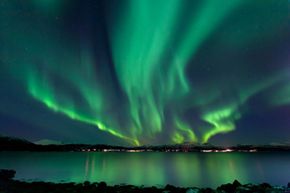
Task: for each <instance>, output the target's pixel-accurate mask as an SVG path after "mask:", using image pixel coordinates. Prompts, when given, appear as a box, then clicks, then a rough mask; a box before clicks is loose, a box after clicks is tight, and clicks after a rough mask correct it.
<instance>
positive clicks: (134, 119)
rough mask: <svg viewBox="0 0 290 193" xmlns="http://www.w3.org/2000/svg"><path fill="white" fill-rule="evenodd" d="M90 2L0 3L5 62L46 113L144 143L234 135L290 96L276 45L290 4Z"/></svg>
mask: <svg viewBox="0 0 290 193" xmlns="http://www.w3.org/2000/svg"><path fill="white" fill-rule="evenodd" d="M91 4H93V3H92V2H91V1H86V0H85V1H84V2H83V3H81V2H78V1H68V0H28V1H27V2H25V3H24V2H22V1H20V0H11V1H7V2H5V3H3V4H2V5H1V10H0V27H1V30H0V32H1V34H0V38H1V39H0V40H1V42H2V43H3V44H2V45H3V46H1V50H0V54H1V58H2V59H1V63H2V65H3V69H4V70H5V71H7V72H9V73H10V76H12V77H14V79H15V81H16V82H17V83H18V84H19V85H21V86H22V87H23V88H24V89H25V91H26V93H25V95H28V96H29V97H31V98H33V99H34V100H36V101H38V102H40V103H42V104H43V105H44V106H46V107H47V109H48V110H51V111H53V112H55V113H57V114H62V115H65V116H66V117H67V119H71V120H73V121H78V122H82V123H84V124H88V125H92V126H94V127H95V129H98V130H101V131H103V132H107V133H109V134H110V135H113V136H115V137H117V138H120V139H122V140H124V141H126V143H128V144H131V145H143V144H158V143H183V142H200V143H205V142H208V141H209V140H210V139H211V138H212V137H213V136H216V135H217V134H225V133H229V132H232V131H234V130H235V128H236V122H237V121H239V120H240V119H241V118H242V117H243V116H244V115H245V114H247V113H248V109H250V107H249V106H250V101H251V100H253V98H255V97H257V96H261V100H262V101H263V102H264V103H263V104H264V106H265V107H264V108H266V109H271V108H276V107H278V106H281V105H288V104H289V103H290V86H289V80H290V79H289V72H290V71H289V67H288V66H287V65H288V64H289V61H290V60H288V61H287V59H288V56H289V50H288V54H283V53H282V52H280V54H277V53H276V52H275V51H274V50H275V49H277V50H279V49H281V47H284V48H285V43H283V42H285V39H287V38H288V39H289V8H288V6H289V2H288V1H283V0H282V1H279V2H277V1H276V0H268V1H263V2H260V1H251V0H230V1H228V0H219V1H217V0H197V1H187V0H122V1H104V2H103V1H97V2H96V3H95V4H96V6H95V7H93V6H90V5H91ZM78 5H82V6H81V8H80V10H79V12H77V13H74V11H73V10H75V9H76V7H77V6H78ZM20 7H21V8H22V10H20ZM13 10H14V11H13ZM15 10H18V11H19V10H20V12H22V14H21V16H19V13H17V11H15ZM67 18H70V19H67ZM77 25H79V26H78V27H75V26H77ZM277 42H278V43H277ZM3 48H5V49H3ZM263 93H267V94H263Z"/></svg>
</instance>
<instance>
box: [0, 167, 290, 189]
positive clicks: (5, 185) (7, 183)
mask: <svg viewBox="0 0 290 193" xmlns="http://www.w3.org/2000/svg"><path fill="white" fill-rule="evenodd" d="M14 175H15V171H13V170H0V193H97V192H100V193H146V192H148V193H287V192H288V193H290V189H289V184H288V187H273V186H271V185H270V184H267V183H263V184H260V185H253V184H245V185H242V184H241V183H240V182H238V181H237V180H235V181H234V182H233V183H229V184H223V185H221V186H219V187H218V188H217V189H216V190H213V189H211V188H180V187H175V186H172V185H166V186H165V187H163V188H157V187H155V186H152V187H143V186H140V187H139V186H133V185H115V186H108V185H107V184H106V183H105V182H100V183H90V182H88V181H86V182H84V183H80V184H76V183H50V182H23V181H18V180H13V177H14Z"/></svg>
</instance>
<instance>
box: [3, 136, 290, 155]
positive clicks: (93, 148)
mask: <svg viewBox="0 0 290 193" xmlns="http://www.w3.org/2000/svg"><path fill="white" fill-rule="evenodd" d="M0 151H31V152H66V151H67V152H203V153H209V152H282V151H284V152H290V144H272V145H236V146H228V147H224V146H215V145H212V144H208V143H207V144H196V143H184V144H176V145H159V146H138V147H124V146H112V145H104V144H98V145H88V144H62V145H39V144H34V143H32V142H29V141H27V140H23V139H18V138H11V137H3V136H0Z"/></svg>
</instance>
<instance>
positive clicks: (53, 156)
mask: <svg viewBox="0 0 290 193" xmlns="http://www.w3.org/2000/svg"><path fill="white" fill-rule="evenodd" d="M0 168H9V169H15V170H16V171H17V174H16V177H17V179H22V180H29V181H30V180H43V181H52V182H63V181H64V182H68V181H72V182H83V181H86V180H88V181H91V182H99V181H105V182H107V183H108V184H120V183H128V184H134V185H146V186H151V185H165V184H173V185H177V186H187V187H188V186H198V187H213V188H215V187H216V186H218V185H220V184H223V183H228V182H232V181H233V180H234V179H238V180H239V181H240V182H243V183H262V182H269V183H271V184H273V185H286V184H287V183H288V182H289V181H290V154H289V153H160V152H150V153H149V152H148V153H147V152H146V153H116V152H109V153H108V152H106V153H100V152H86V153H84V152H65V153H61V152H55V153H31V152H0Z"/></svg>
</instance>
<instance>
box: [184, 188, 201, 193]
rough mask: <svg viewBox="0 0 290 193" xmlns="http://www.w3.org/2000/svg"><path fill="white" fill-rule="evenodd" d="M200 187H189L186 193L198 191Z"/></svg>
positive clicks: (196, 192)
mask: <svg viewBox="0 0 290 193" xmlns="http://www.w3.org/2000/svg"><path fill="white" fill-rule="evenodd" d="M198 192H199V189H198V188H189V189H187V190H186V193H198Z"/></svg>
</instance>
